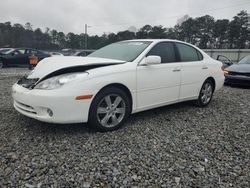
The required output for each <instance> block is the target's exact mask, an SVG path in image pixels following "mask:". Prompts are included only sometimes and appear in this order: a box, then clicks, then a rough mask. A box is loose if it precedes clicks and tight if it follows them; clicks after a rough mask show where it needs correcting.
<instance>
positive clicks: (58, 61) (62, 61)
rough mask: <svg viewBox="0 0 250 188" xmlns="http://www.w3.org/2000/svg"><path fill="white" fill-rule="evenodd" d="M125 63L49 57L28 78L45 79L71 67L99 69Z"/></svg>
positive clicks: (95, 59) (89, 58) (88, 58)
mask: <svg viewBox="0 0 250 188" xmlns="http://www.w3.org/2000/svg"><path fill="white" fill-rule="evenodd" d="M120 63H124V61H119V60H114V59H104V58H96V57H70V56H69V57H49V58H45V59H43V60H42V61H40V62H39V63H38V64H37V66H36V67H35V69H34V70H33V72H32V73H31V74H30V75H29V76H28V78H31V79H32V78H43V77H45V76H46V75H49V74H51V73H53V72H55V71H58V70H61V69H66V68H71V67H85V66H86V67H88V68H89V69H91V66H92V65H93V67H95V68H97V67H98V65H100V67H102V66H105V65H110V64H120Z"/></svg>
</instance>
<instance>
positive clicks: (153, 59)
mask: <svg viewBox="0 0 250 188" xmlns="http://www.w3.org/2000/svg"><path fill="white" fill-rule="evenodd" d="M160 63H161V57H160V56H156V55H150V56H147V57H145V58H144V60H143V61H142V63H140V65H156V64H160Z"/></svg>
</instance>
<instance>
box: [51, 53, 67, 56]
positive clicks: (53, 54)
mask: <svg viewBox="0 0 250 188" xmlns="http://www.w3.org/2000/svg"><path fill="white" fill-rule="evenodd" d="M48 53H49V54H50V55H51V56H64V55H63V54H62V53H60V52H48Z"/></svg>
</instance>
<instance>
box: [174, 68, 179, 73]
mask: <svg viewBox="0 0 250 188" xmlns="http://www.w3.org/2000/svg"><path fill="white" fill-rule="evenodd" d="M180 71H181V69H179V68H174V69H173V72H180Z"/></svg>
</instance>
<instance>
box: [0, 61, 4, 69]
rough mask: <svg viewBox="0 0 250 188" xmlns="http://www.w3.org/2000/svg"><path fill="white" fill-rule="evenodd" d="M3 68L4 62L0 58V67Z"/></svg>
mask: <svg viewBox="0 0 250 188" xmlns="http://www.w3.org/2000/svg"><path fill="white" fill-rule="evenodd" d="M2 68H4V63H3V61H2V60H0V69H2Z"/></svg>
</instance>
